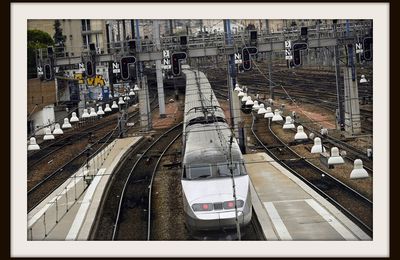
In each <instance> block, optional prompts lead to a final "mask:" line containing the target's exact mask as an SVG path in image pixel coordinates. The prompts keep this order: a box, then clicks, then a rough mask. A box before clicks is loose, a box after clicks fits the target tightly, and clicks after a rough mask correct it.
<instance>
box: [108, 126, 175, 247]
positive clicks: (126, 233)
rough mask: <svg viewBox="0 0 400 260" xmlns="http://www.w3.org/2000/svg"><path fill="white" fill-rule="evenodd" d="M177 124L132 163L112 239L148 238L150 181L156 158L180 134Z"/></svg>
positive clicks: (159, 156) (149, 225) (156, 162)
mask: <svg viewBox="0 0 400 260" xmlns="http://www.w3.org/2000/svg"><path fill="white" fill-rule="evenodd" d="M181 126H182V123H180V124H178V125H176V126H174V127H172V128H170V129H169V130H168V131H166V132H165V133H164V134H162V135H161V136H160V137H158V138H157V139H156V140H155V141H154V142H153V143H152V144H151V145H150V146H149V147H148V148H147V149H146V150H145V151H144V152H143V153H142V154H141V155H140V157H139V158H138V160H137V161H136V163H135V164H134V165H133V167H132V169H131V170H130V172H129V175H128V176H127V179H126V181H125V183H124V186H123V189H122V192H121V194H120V198H119V205H118V210H117V215H116V219H115V224H114V229H113V234H112V238H111V239H112V240H147V239H149V238H150V232H151V231H150V228H151V223H150V222H149V220H151V210H150V208H149V206H151V202H150V198H151V193H150V192H151V182H152V180H153V177H154V174H155V172H156V169H157V166H158V162H159V160H160V158H161V157H162V155H163V154H164V153H165V151H166V150H167V149H168V147H169V146H170V145H171V144H172V143H173V142H174V141H175V140H176V139H177V138H178V137H179V136H180V135H181V132H182V129H181Z"/></svg>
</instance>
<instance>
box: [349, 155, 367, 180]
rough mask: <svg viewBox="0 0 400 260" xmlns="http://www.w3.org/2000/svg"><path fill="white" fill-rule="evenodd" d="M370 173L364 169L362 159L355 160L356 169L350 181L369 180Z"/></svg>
mask: <svg viewBox="0 0 400 260" xmlns="http://www.w3.org/2000/svg"><path fill="white" fill-rule="evenodd" d="M368 177H369V175H368V172H367V171H366V170H365V169H364V167H363V162H362V161H361V160H360V159H356V160H354V168H353V170H352V171H351V173H350V179H361V178H368Z"/></svg>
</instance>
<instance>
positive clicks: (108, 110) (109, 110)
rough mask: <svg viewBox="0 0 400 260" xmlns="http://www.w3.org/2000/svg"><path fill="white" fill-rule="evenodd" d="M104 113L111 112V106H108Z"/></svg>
mask: <svg viewBox="0 0 400 260" xmlns="http://www.w3.org/2000/svg"><path fill="white" fill-rule="evenodd" d="M104 112H111V108H110V104H106V108H105V109H104Z"/></svg>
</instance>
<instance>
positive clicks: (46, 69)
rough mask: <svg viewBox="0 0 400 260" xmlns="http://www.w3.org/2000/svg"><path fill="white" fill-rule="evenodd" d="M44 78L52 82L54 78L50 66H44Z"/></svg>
mask: <svg viewBox="0 0 400 260" xmlns="http://www.w3.org/2000/svg"><path fill="white" fill-rule="evenodd" d="M43 67H44V78H45V79H46V80H51V79H52V78H53V71H52V67H51V65H50V64H48V63H47V64H44V66H43Z"/></svg>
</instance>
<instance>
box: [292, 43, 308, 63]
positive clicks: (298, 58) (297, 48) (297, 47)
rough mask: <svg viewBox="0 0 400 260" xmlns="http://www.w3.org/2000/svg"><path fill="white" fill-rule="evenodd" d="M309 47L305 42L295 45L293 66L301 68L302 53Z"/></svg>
mask: <svg viewBox="0 0 400 260" xmlns="http://www.w3.org/2000/svg"><path fill="white" fill-rule="evenodd" d="M307 48H308V45H307V43H305V42H301V43H295V44H293V65H294V66H300V65H301V63H302V60H301V51H303V50H307Z"/></svg>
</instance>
